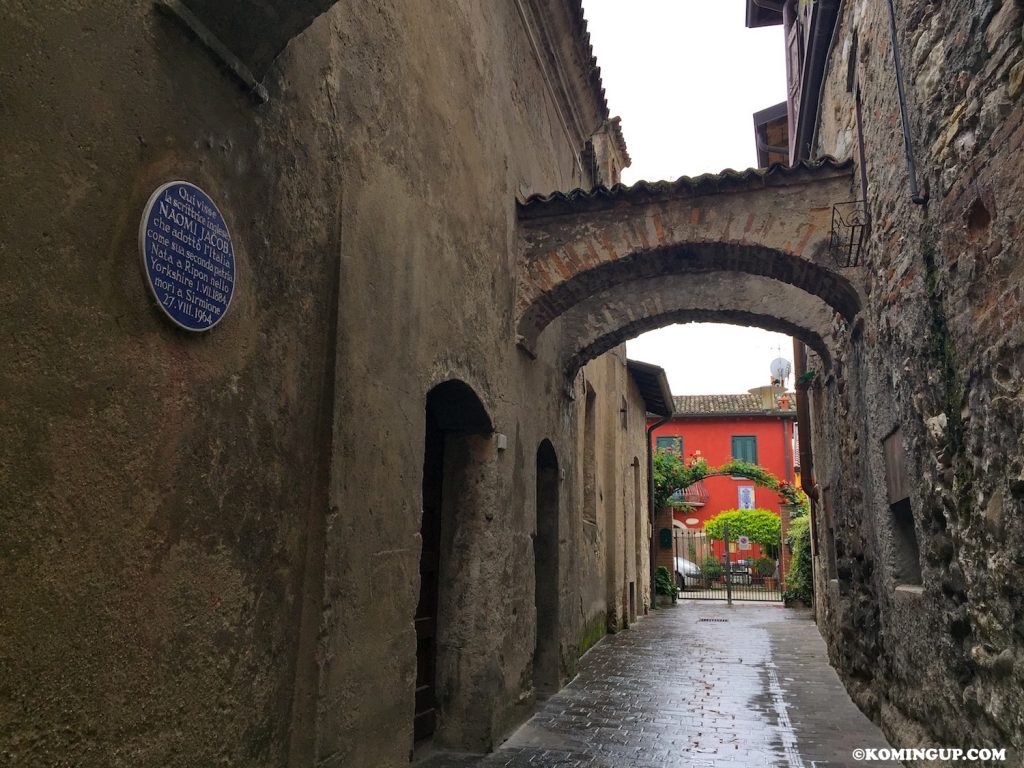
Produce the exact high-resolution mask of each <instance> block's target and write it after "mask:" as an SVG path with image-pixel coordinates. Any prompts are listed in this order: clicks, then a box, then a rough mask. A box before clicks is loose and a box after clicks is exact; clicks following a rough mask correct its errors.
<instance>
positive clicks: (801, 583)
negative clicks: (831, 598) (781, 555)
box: [782, 517, 814, 605]
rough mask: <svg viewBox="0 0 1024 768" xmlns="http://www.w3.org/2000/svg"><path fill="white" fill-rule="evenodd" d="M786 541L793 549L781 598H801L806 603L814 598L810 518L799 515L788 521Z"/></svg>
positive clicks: (789, 599) (787, 600)
mask: <svg viewBox="0 0 1024 768" xmlns="http://www.w3.org/2000/svg"><path fill="white" fill-rule="evenodd" d="M786 541H787V543H788V544H789V545H790V547H791V548H792V550H793V554H792V557H790V560H789V570H788V571H787V572H786V590H785V591H784V592H783V593H782V599H783V600H785V601H786V602H787V603H788V602H790V601H791V600H803V601H804V602H805V603H807V604H808V605H810V604H811V602H812V600H813V598H814V570H813V564H812V561H811V519H810V518H809V517H801V518H797V519H796V520H794V521H793V522H792V523H790V526H789V531H788V532H787V536H786Z"/></svg>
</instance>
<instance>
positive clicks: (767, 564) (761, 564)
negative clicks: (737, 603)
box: [754, 557, 775, 590]
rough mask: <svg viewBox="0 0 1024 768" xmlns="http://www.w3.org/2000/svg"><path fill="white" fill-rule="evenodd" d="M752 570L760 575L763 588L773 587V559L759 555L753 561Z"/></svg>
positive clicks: (771, 588)
mask: <svg viewBox="0 0 1024 768" xmlns="http://www.w3.org/2000/svg"><path fill="white" fill-rule="evenodd" d="M754 572H755V573H756V574H757V575H758V576H760V577H761V579H762V581H763V582H764V587H765V589H768V590H773V589H775V561H774V560H772V559H771V558H770V557H759V558H758V559H757V560H755V561H754Z"/></svg>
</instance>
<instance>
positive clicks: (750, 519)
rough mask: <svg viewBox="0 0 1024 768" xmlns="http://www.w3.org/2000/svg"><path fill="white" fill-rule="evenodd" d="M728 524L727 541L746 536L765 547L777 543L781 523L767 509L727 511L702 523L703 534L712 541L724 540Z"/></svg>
mask: <svg viewBox="0 0 1024 768" xmlns="http://www.w3.org/2000/svg"><path fill="white" fill-rule="evenodd" d="M726 523H728V524H729V539H730V540H731V541H736V539H737V537H739V536H746V537H747V538H749V539H750V540H751V541H754V542H757V543H758V544H764V545H766V546H775V545H778V543H779V536H780V535H781V533H782V521H781V520H780V519H779V516H778V515H777V514H775V513H774V512H772V511H771V510H769V509H729V510H726V511H725V512H721V513H719V514H718V515H716V516H715V517H713V518H711V519H710V520H708V521H707V522H706V523H704V532H705V533H707V535H708V536H709V537H710V538H712V539H719V540H721V539H724V538H725V524H726Z"/></svg>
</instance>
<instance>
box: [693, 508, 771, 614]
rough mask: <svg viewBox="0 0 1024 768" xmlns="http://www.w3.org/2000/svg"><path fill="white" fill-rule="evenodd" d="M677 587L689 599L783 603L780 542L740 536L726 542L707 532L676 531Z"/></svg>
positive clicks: (726, 533) (726, 535) (727, 534)
mask: <svg viewBox="0 0 1024 768" xmlns="http://www.w3.org/2000/svg"><path fill="white" fill-rule="evenodd" d="M674 545H675V546H674V548H675V565H676V568H675V570H676V574H675V576H676V586H678V587H679V597H680V598H682V599H687V600H728V601H730V602H731V601H733V600H755V601H757V600H759V601H764V602H778V601H781V600H782V574H783V573H784V569H785V562H784V557H785V556H784V551H783V548H782V545H781V541H779V542H776V543H775V544H772V545H765V544H757V543H755V542H752V541H749V540H746V537H743V536H739V537H736V539H735V540H730V538H729V530H728V526H726V530H725V538H724V539H723V540H717V539H711V538H710V537H708V535H707V534H705V533H704V531H694V530H688V529H679V528H676V529H675V536H674Z"/></svg>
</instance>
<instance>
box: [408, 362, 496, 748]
mask: <svg viewBox="0 0 1024 768" xmlns="http://www.w3.org/2000/svg"><path fill="white" fill-rule="evenodd" d="M493 431H494V427H493V425H492V423H491V419H490V417H489V416H488V414H487V411H486V409H485V408H484V406H483V404H482V403H481V402H480V399H479V398H478V397H477V396H476V393H474V392H473V390H472V389H471V388H470V387H469V386H468V385H467V384H465V383H463V382H461V381H458V380H450V381H446V382H443V383H441V384H438V385H437V386H436V387H434V388H433V389H432V390H430V392H429V393H428V394H427V398H426V427H425V436H424V452H423V518H422V523H421V528H420V534H421V537H422V550H421V554H420V594H419V600H418V604H417V607H416V616H415V625H416V707H415V720H414V723H413V733H414V738H415V739H416V741H419V742H421V741H424V740H426V739H429V738H431V737H432V736H434V734H435V733H437V732H438V731H440V732H441V733H442V735H443V736H444V735H447V736H448V740H454V741H456V742H457V741H459V740H460V737H459V736H458V735H457V734H461V733H463V732H465V731H467V730H470V728H469V725H468V723H467V722H465V720H466V715H465V712H466V710H468V709H469V708H471V706H472V702H470V701H467V700H466V698H467V695H466V693H465V692H463V691H462V690H461V689H460V688H459V686H458V683H457V680H455V679H454V678H455V677H456V675H454V674H453V673H452V671H451V670H453V669H454V668H456V667H457V666H458V659H457V658H455V656H456V653H455V652H453V651H451V650H450V649H451V648H452V647H457V646H458V642H457V641H456V642H453V638H457V637H458V636H459V634H460V625H464V624H465V623H466V622H470V621H472V617H471V616H468V615H466V614H467V612H466V611H460V610H458V609H457V607H458V605H459V603H460V595H461V593H462V592H463V590H464V587H465V584H464V581H465V578H466V570H467V569H462V568H460V567H459V565H460V564H459V562H458V559H457V558H458V553H457V552H456V544H455V542H456V532H457V529H458V528H460V527H461V526H464V525H466V523H467V522H469V521H471V520H472V519H473V518H474V517H476V516H478V513H479V512H480V506H481V504H482V502H483V499H482V497H481V488H480V484H481V482H482V480H481V474H482V473H481V471H480V469H481V467H482V466H483V465H484V464H485V463H486V461H487V455H488V442H489V440H488V438H489V436H490V434H491V433H492V432H493ZM445 731H447V734H445ZM456 746H463V745H462V744H456Z"/></svg>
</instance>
